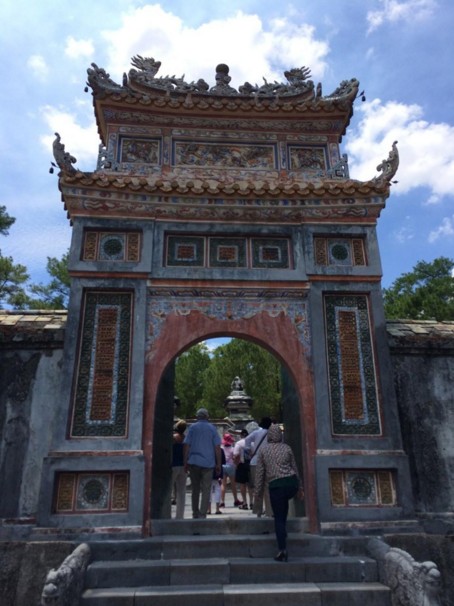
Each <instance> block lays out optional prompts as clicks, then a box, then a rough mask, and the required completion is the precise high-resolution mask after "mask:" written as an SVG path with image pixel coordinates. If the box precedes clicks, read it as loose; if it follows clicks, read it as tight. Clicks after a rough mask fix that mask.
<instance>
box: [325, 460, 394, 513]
mask: <svg viewBox="0 0 454 606" xmlns="http://www.w3.org/2000/svg"><path fill="white" fill-rule="evenodd" d="M329 477H330V488H331V504H332V505H333V506H334V507H383V506H388V507H394V506H396V504H397V503H396V491H395V486H394V476H393V473H392V472H391V471H389V470H373V469H372V470H370V469H368V470H347V469H343V470H338V469H336V470H333V469H332V470H330V472H329Z"/></svg>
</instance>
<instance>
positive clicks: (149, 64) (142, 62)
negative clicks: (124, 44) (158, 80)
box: [131, 55, 161, 78]
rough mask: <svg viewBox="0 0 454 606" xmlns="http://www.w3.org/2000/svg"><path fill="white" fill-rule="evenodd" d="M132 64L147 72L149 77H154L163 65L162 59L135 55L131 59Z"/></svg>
mask: <svg viewBox="0 0 454 606" xmlns="http://www.w3.org/2000/svg"><path fill="white" fill-rule="evenodd" d="M131 65H133V66H134V67H137V69H138V70H140V71H141V72H146V74H147V76H148V77H149V78H154V77H155V76H156V74H157V73H158V71H159V68H160V67H161V61H155V60H154V59H153V57H142V56H141V55H135V56H134V57H133V58H132V59H131Z"/></svg>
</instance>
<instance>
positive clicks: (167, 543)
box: [89, 532, 369, 561]
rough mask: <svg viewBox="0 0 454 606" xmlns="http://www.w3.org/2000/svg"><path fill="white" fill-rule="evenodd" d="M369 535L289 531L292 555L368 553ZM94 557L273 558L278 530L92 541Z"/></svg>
mask: <svg viewBox="0 0 454 606" xmlns="http://www.w3.org/2000/svg"><path fill="white" fill-rule="evenodd" d="M368 540H369V538H368V537H362V536H361V537H344V536H341V537H322V536H319V535H310V534H300V533H292V532H290V533H289V534H288V549H289V553H290V555H291V556H292V557H309V556H336V555H361V554H366V553H367V542H368ZM89 545H90V548H91V551H92V561H99V560H137V559H140V560H147V559H152V560H161V559H164V560H171V559H184V558H191V559H192V558H210V557H213V558H217V557H219V556H220V555H222V556H223V557H226V558H235V557H236V558H241V557H248V558H266V557H267V558H270V557H272V556H274V555H275V551H276V539H275V536H274V533H267V534H261V535H223V534H220V535H218V534H212V535H193V536H190V535H181V536H177V535H169V536H159V535H158V536H154V537H150V538H149V539H142V540H132V541H128V540H125V541H106V540H102V541H90V542H89Z"/></svg>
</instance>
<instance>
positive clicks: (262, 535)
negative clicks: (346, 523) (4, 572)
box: [80, 518, 391, 606]
mask: <svg viewBox="0 0 454 606" xmlns="http://www.w3.org/2000/svg"><path fill="white" fill-rule="evenodd" d="M288 531H289V538H288V549H289V561H288V562H275V561H274V560H273V556H274V555H275V553H276V551H277V550H276V543H275V537H274V532H273V521H272V520H270V519H260V520H259V519H254V520H251V519H249V520H238V519H232V518H231V519H222V520H218V519H216V520H211V519H207V520H184V521H177V520H169V521H160V522H154V524H153V533H154V534H153V537H150V538H149V539H143V540H131V541H124V540H123V541H98V542H90V547H91V550H92V562H91V564H90V565H89V567H88V570H87V574H86V582H85V589H84V592H83V594H82V598H81V601H80V605H81V606H151V605H153V606H256V605H257V606H268V605H270V606H271V605H273V606H274V605H275V604H276V603H277V604H279V606H293V605H296V604H298V605H304V606H347V605H348V606H366V605H367V606H391V595H390V591H389V589H388V588H387V587H385V586H384V585H382V584H381V583H379V582H378V580H377V579H378V571H377V563H376V561H375V560H373V559H371V558H370V557H368V556H367V555H366V544H367V541H368V539H367V537H332V536H330V537H322V536H318V535H310V534H307V532H306V522H305V520H302V519H291V520H289V522H288Z"/></svg>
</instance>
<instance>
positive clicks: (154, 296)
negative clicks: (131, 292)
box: [146, 288, 311, 360]
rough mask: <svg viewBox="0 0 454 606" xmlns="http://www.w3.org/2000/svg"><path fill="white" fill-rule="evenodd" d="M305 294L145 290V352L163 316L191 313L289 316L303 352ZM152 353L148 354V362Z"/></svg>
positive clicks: (231, 316) (306, 331) (305, 344)
mask: <svg viewBox="0 0 454 606" xmlns="http://www.w3.org/2000/svg"><path fill="white" fill-rule="evenodd" d="M306 296H307V294H306V293H305V292H301V291H296V292H295V291H293V290H290V291H285V290H284V291H281V292H280V293H278V294H276V293H275V292H273V295H268V294H267V291H264V290H255V289H251V290H248V289H246V288H238V289H231V288H228V289H226V290H223V289H219V290H218V289H213V290H209V289H208V290H201V291H198V290H197V289H196V290H194V289H193V288H190V289H176V288H171V289H166V288H157V289H153V290H149V291H148V308H147V326H148V335H147V344H146V348H147V351H148V352H151V351H152V350H153V344H154V343H155V341H156V340H157V339H158V338H159V335H160V333H161V330H162V328H163V326H164V323H165V321H166V318H167V316H169V315H172V314H174V315H176V316H187V315H188V314H190V313H191V312H192V311H195V312H197V313H200V314H203V315H205V316H207V317H208V318H217V319H226V318H229V320H237V319H250V318H253V317H254V316H256V315H258V314H261V313H266V314H268V315H269V316H270V317H272V318H275V317H277V316H278V315H279V314H284V315H285V316H287V317H289V318H290V320H291V321H292V322H293V324H294V326H295V330H296V332H297V335H298V339H299V341H300V342H301V344H302V346H303V348H304V349H305V350H306V351H309V350H310V341H311V336H310V328H309V319H308V308H307V301H306ZM153 355H154V353H153V354H149V356H148V360H150V359H151V358H152V356H153Z"/></svg>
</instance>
